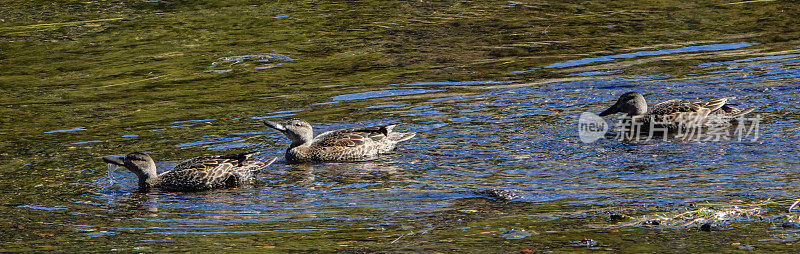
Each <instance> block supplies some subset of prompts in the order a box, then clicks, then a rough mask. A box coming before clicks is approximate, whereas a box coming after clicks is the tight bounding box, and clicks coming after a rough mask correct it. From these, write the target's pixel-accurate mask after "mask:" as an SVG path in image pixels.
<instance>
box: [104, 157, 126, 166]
mask: <svg viewBox="0 0 800 254" xmlns="http://www.w3.org/2000/svg"><path fill="white" fill-rule="evenodd" d="M124 159H125V155H113V156H105V157H103V161H105V162H106V163H108V164H114V165H117V166H125V162H124Z"/></svg>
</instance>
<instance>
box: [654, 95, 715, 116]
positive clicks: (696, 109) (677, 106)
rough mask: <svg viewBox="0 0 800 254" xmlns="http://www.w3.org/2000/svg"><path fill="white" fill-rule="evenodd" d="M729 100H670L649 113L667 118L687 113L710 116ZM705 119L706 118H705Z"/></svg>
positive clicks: (657, 105)
mask: <svg viewBox="0 0 800 254" xmlns="http://www.w3.org/2000/svg"><path fill="white" fill-rule="evenodd" d="M728 99H729V98H714V99H708V100H702V101H692V100H668V101H664V102H661V103H659V104H656V105H655V106H653V108H652V109H650V111H649V112H648V114H650V115H657V116H666V115H677V114H685V113H700V114H703V115H708V113H709V112H712V111H714V110H717V109H719V108H720V107H722V106H723V105H725V103H726V102H728ZM703 117H705V116H703Z"/></svg>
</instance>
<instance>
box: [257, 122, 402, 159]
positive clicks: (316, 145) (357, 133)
mask: <svg viewBox="0 0 800 254" xmlns="http://www.w3.org/2000/svg"><path fill="white" fill-rule="evenodd" d="M264 124H266V125H267V126H269V127H271V128H273V129H276V130H278V131H280V132H282V133H283V134H284V135H286V137H288V138H289V139H290V140H291V141H292V144H291V145H290V146H289V148H288V149H287V150H286V161H287V162H289V163H301V162H324V161H359V160H370V159H374V158H375V157H376V156H377V155H379V154H384V153H388V152H390V151H392V150H393V149H394V148H395V146H396V145H397V143H398V142H401V141H405V140H408V139H411V138H413V137H414V136H415V135H416V133H413V132H412V133H400V132H393V131H392V129H393V128H394V127H395V125H386V126H373V127H362V128H345V129H339V130H334V131H328V132H325V133H322V134H320V135H318V136H316V137H314V131H313V130H312V128H311V125H310V124H309V123H308V122H306V121H303V120H301V119H291V120H288V121H286V122H284V123H277V122H272V121H264Z"/></svg>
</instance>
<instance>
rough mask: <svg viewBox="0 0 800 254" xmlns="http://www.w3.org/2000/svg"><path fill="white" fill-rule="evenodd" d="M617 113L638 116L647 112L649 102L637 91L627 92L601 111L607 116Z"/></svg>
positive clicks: (601, 114)
mask: <svg viewBox="0 0 800 254" xmlns="http://www.w3.org/2000/svg"><path fill="white" fill-rule="evenodd" d="M616 113H626V114H628V116H638V115H644V114H645V113H647V102H646V101H645V100H644V96H642V94H640V93H637V92H627V93H625V94H623V95H621V96H620V97H619V99H618V100H617V103H614V105H612V106H611V107H610V108H608V109H606V110H605V111H603V112H601V113H600V116H607V115H611V114H616Z"/></svg>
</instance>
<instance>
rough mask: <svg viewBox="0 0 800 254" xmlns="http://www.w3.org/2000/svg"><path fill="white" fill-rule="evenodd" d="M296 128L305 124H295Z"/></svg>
mask: <svg viewBox="0 0 800 254" xmlns="http://www.w3.org/2000/svg"><path fill="white" fill-rule="evenodd" d="M294 126H297V127H300V126H303V124H302V123H296V124H294Z"/></svg>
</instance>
